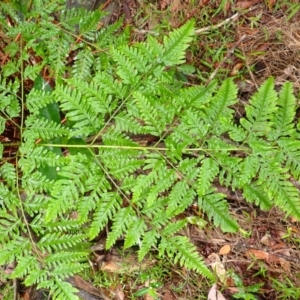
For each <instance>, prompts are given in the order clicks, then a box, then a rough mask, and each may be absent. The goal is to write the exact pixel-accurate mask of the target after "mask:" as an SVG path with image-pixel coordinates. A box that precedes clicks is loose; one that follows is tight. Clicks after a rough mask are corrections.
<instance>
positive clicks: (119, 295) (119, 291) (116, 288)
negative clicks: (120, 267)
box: [110, 284, 125, 300]
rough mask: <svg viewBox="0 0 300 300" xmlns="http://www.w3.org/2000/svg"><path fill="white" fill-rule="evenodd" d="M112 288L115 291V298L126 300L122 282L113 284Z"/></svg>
mask: <svg viewBox="0 0 300 300" xmlns="http://www.w3.org/2000/svg"><path fill="white" fill-rule="evenodd" d="M110 290H111V291H112V292H113V293H114V296H115V297H114V298H116V299H117V300H124V299H125V294H124V291H123V287H122V285H121V284H117V285H115V286H112V287H111V288H110Z"/></svg>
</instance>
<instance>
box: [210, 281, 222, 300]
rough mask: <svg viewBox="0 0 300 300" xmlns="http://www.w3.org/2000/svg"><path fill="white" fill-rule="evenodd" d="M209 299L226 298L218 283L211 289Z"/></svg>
mask: <svg viewBox="0 0 300 300" xmlns="http://www.w3.org/2000/svg"><path fill="white" fill-rule="evenodd" d="M207 300H226V298H225V297H224V296H223V295H222V293H221V292H220V291H218V290H217V285H216V284H215V283H214V284H213V286H212V287H211V289H210V290H209V293H208V296H207Z"/></svg>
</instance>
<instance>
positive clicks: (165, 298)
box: [163, 291, 176, 300]
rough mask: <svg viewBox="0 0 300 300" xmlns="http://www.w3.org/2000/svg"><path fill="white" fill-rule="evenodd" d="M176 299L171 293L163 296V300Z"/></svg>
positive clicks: (167, 292)
mask: <svg viewBox="0 0 300 300" xmlns="http://www.w3.org/2000/svg"><path fill="white" fill-rule="evenodd" d="M175 299H176V298H175V297H174V295H173V294H172V293H171V292H170V291H166V292H165V293H164V295H163V300H175Z"/></svg>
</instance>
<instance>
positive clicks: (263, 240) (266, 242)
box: [260, 233, 272, 246]
mask: <svg viewBox="0 0 300 300" xmlns="http://www.w3.org/2000/svg"><path fill="white" fill-rule="evenodd" d="M271 238H272V237H271V235H270V234H269V233H266V234H265V235H264V236H263V237H262V238H261V239H260V242H261V243H262V244H263V245H266V246H270V245H271Z"/></svg>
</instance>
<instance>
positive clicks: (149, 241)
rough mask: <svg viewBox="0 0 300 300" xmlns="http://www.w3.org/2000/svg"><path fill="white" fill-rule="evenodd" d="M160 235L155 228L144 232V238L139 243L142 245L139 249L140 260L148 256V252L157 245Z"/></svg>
mask: <svg viewBox="0 0 300 300" xmlns="http://www.w3.org/2000/svg"><path fill="white" fill-rule="evenodd" d="M159 236H160V235H159V234H158V233H157V232H156V231H155V230H150V231H148V232H146V233H145V234H144V236H143V240H142V242H141V243H140V245H139V246H140V249H139V251H138V259H139V262H141V261H142V260H143V259H144V257H145V256H146V254H147V253H149V251H150V250H151V248H152V247H153V246H155V245H156V242H157V240H158V239H159Z"/></svg>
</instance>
